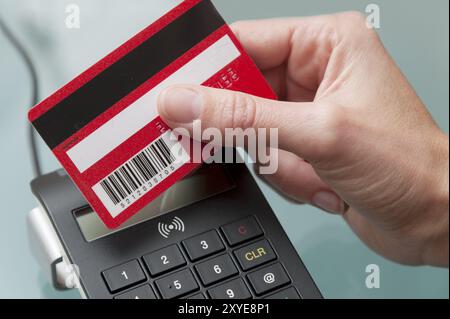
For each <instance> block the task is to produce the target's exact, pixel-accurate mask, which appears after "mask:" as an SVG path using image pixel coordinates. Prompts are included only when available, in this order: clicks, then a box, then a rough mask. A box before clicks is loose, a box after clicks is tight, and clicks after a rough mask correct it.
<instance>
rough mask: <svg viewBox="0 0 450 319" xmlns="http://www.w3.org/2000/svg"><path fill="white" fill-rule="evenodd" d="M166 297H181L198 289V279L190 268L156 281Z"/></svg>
mask: <svg viewBox="0 0 450 319" xmlns="http://www.w3.org/2000/svg"><path fill="white" fill-rule="evenodd" d="M155 284H156V286H157V287H158V290H159V292H160V293H161V295H162V296H163V298H164V299H172V298H177V297H181V296H183V295H186V294H188V293H191V292H193V291H195V290H197V289H198V284H197V281H196V280H195V278H194V275H193V274H192V272H191V271H190V270H189V269H185V270H182V271H179V272H176V273H174V274H171V275H169V276H167V277H164V278H161V279H158V280H156V281H155Z"/></svg>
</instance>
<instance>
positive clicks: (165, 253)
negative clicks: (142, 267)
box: [143, 245, 186, 276]
mask: <svg viewBox="0 0 450 319" xmlns="http://www.w3.org/2000/svg"><path fill="white" fill-rule="evenodd" d="M143 258H144V261H145V264H146V265H147V268H148V270H149V271H150V274H151V275H152V276H157V275H160V274H162V273H165V272H168V271H170V270H173V269H176V268H179V267H182V266H184V265H186V260H185V259H184V257H183V255H182V254H181V251H180V249H179V248H178V246H177V245H172V246H169V247H166V248H163V249H160V250H158V251H155V252H153V253H150V254H148V255H145V256H144V257H143Z"/></svg>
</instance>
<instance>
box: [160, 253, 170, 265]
mask: <svg viewBox="0 0 450 319" xmlns="http://www.w3.org/2000/svg"><path fill="white" fill-rule="evenodd" d="M161 260H162V263H163V265H167V264H169V263H170V262H169V259H167V256H166V255H162V256H161Z"/></svg>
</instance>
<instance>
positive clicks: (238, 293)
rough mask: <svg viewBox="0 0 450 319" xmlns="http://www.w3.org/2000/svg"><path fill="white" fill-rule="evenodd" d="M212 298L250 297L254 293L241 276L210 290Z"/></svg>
mask: <svg viewBox="0 0 450 319" xmlns="http://www.w3.org/2000/svg"><path fill="white" fill-rule="evenodd" d="M208 294H209V296H210V297H211V298H212V299H250V298H251V297H252V295H251V294H250V291H249V290H248V288H247V286H246V285H245V283H244V281H243V280H242V279H241V278H237V279H234V280H231V281H229V282H227V283H224V284H223V285H220V286H217V287H214V288H212V289H210V290H208Z"/></svg>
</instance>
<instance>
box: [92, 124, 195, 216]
mask: <svg viewBox="0 0 450 319" xmlns="http://www.w3.org/2000/svg"><path fill="white" fill-rule="evenodd" d="M175 144H177V142H176V141H173V140H171V139H170V132H169V133H166V134H164V135H162V136H161V137H160V138H158V139H157V140H155V141H153V142H152V144H150V145H149V146H147V147H146V148H145V149H144V150H142V151H141V152H139V153H138V154H137V155H135V156H134V157H133V158H131V159H130V160H129V161H127V162H126V163H125V164H123V165H122V166H120V167H119V168H118V169H116V170H115V171H114V172H112V173H111V174H110V175H108V176H107V177H106V178H104V179H103V180H102V181H100V182H99V183H98V184H97V185H95V186H94V187H93V190H94V191H95V193H96V194H97V195H98V196H99V198H100V199H101V200H102V202H103V204H104V205H105V207H106V208H107V209H108V211H109V212H110V213H111V214H112V215H113V217H115V216H114V215H117V214H118V213H120V212H121V211H122V210H124V209H125V208H126V207H127V206H129V205H131V204H132V203H133V202H134V201H136V200H137V199H138V198H140V197H141V196H143V195H144V194H145V193H147V192H148V191H149V190H150V189H151V188H153V187H154V186H155V185H156V184H158V183H159V182H161V181H162V180H164V179H165V178H166V177H167V176H169V175H170V174H171V173H173V172H174V171H175V170H176V169H177V168H179V167H180V166H181V165H182V164H184V163H186V162H187V161H188V160H189V157H188V155H187V154H186V152H185V151H184V150H183V148H182V147H179V148H177V152H176V153H174V152H173V151H172V149H173V146H174V145H175Z"/></svg>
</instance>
